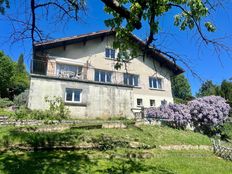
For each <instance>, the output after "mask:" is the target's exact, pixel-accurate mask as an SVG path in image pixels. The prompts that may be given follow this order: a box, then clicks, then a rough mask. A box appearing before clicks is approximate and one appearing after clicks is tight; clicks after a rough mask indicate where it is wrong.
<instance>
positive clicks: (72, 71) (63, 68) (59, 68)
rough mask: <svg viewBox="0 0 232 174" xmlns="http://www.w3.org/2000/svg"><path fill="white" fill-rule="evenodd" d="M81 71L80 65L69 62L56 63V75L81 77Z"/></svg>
mask: <svg viewBox="0 0 232 174" xmlns="http://www.w3.org/2000/svg"><path fill="white" fill-rule="evenodd" d="M81 71H82V68H81V67H80V66H75V65H68V64H57V65H56V75H57V76H59V77H67V78H79V77H80V75H81Z"/></svg>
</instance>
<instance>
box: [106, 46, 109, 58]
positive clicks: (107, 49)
mask: <svg viewBox="0 0 232 174" xmlns="http://www.w3.org/2000/svg"><path fill="white" fill-rule="evenodd" d="M105 56H106V57H110V49H109V48H106V49H105Z"/></svg>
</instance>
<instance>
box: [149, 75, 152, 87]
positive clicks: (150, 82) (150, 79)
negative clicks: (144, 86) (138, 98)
mask: <svg viewBox="0 0 232 174" xmlns="http://www.w3.org/2000/svg"><path fill="white" fill-rule="evenodd" d="M149 87H150V88H152V78H151V77H149Z"/></svg>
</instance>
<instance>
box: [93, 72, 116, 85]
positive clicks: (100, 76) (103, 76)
mask: <svg viewBox="0 0 232 174" xmlns="http://www.w3.org/2000/svg"><path fill="white" fill-rule="evenodd" d="M111 75H112V73H111V72H109V71H102V70H95V77H94V80H95V81H97V82H108V83H111Z"/></svg>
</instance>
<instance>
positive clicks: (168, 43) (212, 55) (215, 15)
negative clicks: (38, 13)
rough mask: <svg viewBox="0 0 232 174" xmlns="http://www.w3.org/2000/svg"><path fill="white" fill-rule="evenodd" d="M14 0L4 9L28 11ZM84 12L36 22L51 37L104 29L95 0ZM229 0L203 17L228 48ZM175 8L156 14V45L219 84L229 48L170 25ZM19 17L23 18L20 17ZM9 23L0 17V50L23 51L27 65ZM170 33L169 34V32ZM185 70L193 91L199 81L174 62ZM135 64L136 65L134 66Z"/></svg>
mask: <svg viewBox="0 0 232 174" xmlns="http://www.w3.org/2000/svg"><path fill="white" fill-rule="evenodd" d="M17 3H18V1H16V2H14V4H11V9H10V10H8V11H7V15H9V16H20V15H21V14H22V13H23V12H28V11H27V10H28V8H18V5H19V4H17ZM87 7H88V8H87V12H86V14H81V18H82V20H81V21H78V22H76V21H72V22H69V23H67V24H65V27H64V28H63V27H60V26H59V25H57V26H58V27H57V26H56V27H57V28H56V27H54V25H51V24H50V25H48V23H47V21H46V20H41V22H40V26H41V28H42V29H43V31H44V32H45V33H49V32H51V33H52V34H51V36H52V38H60V37H66V36H73V35H78V34H83V33H88V32H94V31H98V30H103V29H107V28H106V27H105V25H104V20H105V19H108V18H109V16H108V15H107V14H105V13H104V10H103V4H102V3H101V2H100V1H99V0H88V1H87ZM231 11H232V2H230V1H226V3H224V7H223V8H222V7H220V8H217V10H216V11H213V12H211V14H210V16H209V17H208V18H207V19H208V20H210V21H212V22H213V23H214V24H215V25H216V27H217V31H216V32H215V33H212V34H207V33H206V34H207V36H208V37H209V38H211V39H214V38H223V39H222V40H221V42H223V43H224V44H225V45H226V46H228V47H230V49H231V50H232V16H231ZM177 12H178V11H176V10H172V11H170V12H169V13H168V14H165V15H164V16H162V17H160V34H159V35H158V36H157V38H158V40H157V42H156V44H157V45H159V47H160V48H161V49H163V50H166V51H172V52H175V53H176V54H178V55H181V56H182V57H183V58H184V59H185V61H186V62H188V64H189V65H190V66H191V69H192V70H193V71H194V72H197V73H198V74H199V75H200V77H201V78H202V80H207V79H209V80H212V81H213V82H214V83H216V84H220V83H221V81H222V80H224V79H229V78H231V77H232V51H231V52H229V54H228V52H225V51H223V50H220V52H219V53H216V51H215V49H214V48H213V47H212V46H210V45H209V46H207V45H205V44H200V43H201V42H199V35H198V34H197V32H196V31H195V30H193V31H184V32H183V31H180V30H179V29H178V28H177V27H174V26H173V15H174V14H176V13H177ZM22 19H24V18H23V17H22ZM143 26H144V27H143V29H142V30H139V31H135V32H134V33H135V34H136V35H137V36H139V37H140V38H141V39H145V38H146V35H147V34H148V31H149V30H148V27H147V25H146V24H145V23H144V25H143ZM12 31H13V28H12V24H11V23H10V22H9V21H8V20H7V19H6V17H1V18H0V50H3V51H4V52H5V54H7V55H9V56H10V57H12V58H13V59H14V60H17V58H18V56H19V54H20V53H23V54H24V55H25V59H26V64H27V67H28V69H29V64H30V59H31V45H30V43H31V42H30V41H29V40H27V41H24V42H20V41H19V42H17V43H15V44H11V42H10V41H9V39H8V38H9V36H10V33H12ZM170 33H171V34H170ZM177 63H178V64H179V65H180V66H182V67H183V68H184V69H185V70H186V73H185V75H186V77H187V78H188V80H189V82H190V84H191V87H192V92H193V94H195V93H196V92H197V91H198V89H199V87H200V85H201V81H200V80H199V79H198V78H196V77H194V76H193V75H192V73H191V71H190V70H189V69H188V68H187V67H186V66H185V65H184V64H183V63H181V62H177ZM138 68H139V67H138Z"/></svg>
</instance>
